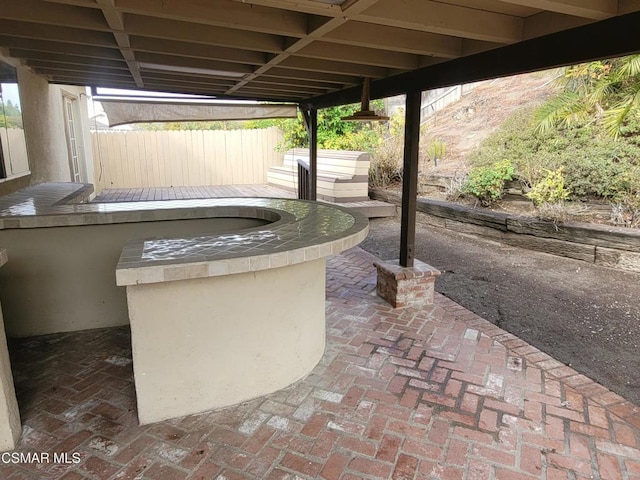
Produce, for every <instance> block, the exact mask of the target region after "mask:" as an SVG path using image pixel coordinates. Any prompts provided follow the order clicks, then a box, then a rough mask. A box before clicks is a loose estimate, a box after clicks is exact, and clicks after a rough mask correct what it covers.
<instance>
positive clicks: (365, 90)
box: [341, 78, 389, 122]
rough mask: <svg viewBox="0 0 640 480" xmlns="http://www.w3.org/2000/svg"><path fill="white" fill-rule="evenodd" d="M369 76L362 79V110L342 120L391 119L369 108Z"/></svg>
mask: <svg viewBox="0 0 640 480" xmlns="http://www.w3.org/2000/svg"><path fill="white" fill-rule="evenodd" d="M369 83H370V80H369V78H364V79H363V81H362V102H361V104H360V111H358V112H354V113H353V115H350V116H348V117H342V118H341V120H344V121H345V122H383V121H385V120H389V117H386V116H384V115H378V114H376V112H375V111H373V110H369V88H370V87H369Z"/></svg>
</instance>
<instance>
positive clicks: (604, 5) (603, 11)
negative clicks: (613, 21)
mask: <svg viewBox="0 0 640 480" xmlns="http://www.w3.org/2000/svg"><path fill="white" fill-rule="evenodd" d="M499 1H500V2H502V3H508V4H511V5H522V6H525V7H532V8H539V9H541V10H546V11H549V12H555V13H563V14H565V15H572V16H574V17H582V18H589V19H591V20H603V19H605V18H609V17H612V16H614V15H616V14H617V13H618V0H499Z"/></svg>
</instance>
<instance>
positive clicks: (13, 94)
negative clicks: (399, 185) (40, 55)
mask: <svg viewBox="0 0 640 480" xmlns="http://www.w3.org/2000/svg"><path fill="white" fill-rule="evenodd" d="M0 146H1V148H0V178H9V177H13V176H18V175H22V174H26V173H29V160H28V157H27V143H26V141H25V137H24V128H23V125H22V108H21V104H20V93H19V91H18V78H17V73H16V69H15V68H14V67H12V66H11V65H9V64H7V63H4V62H1V61H0Z"/></svg>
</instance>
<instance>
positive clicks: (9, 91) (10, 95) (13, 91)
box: [2, 83, 22, 110]
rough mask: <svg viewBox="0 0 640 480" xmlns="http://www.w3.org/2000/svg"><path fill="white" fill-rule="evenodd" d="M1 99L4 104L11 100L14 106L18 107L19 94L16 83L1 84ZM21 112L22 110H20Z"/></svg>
mask: <svg viewBox="0 0 640 480" xmlns="http://www.w3.org/2000/svg"><path fill="white" fill-rule="evenodd" d="M2 98H3V99H4V101H5V102H6V101H7V100H11V103H13V104H14V105H20V94H19V93H18V84H17V83H3V84H2ZM20 110H22V109H20Z"/></svg>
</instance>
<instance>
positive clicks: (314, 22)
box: [227, 0, 379, 94]
mask: <svg viewBox="0 0 640 480" xmlns="http://www.w3.org/2000/svg"><path fill="white" fill-rule="evenodd" d="M378 1H379V0H347V1H346V2H345V3H344V4H343V5H342V6H341V10H342V14H341V15H340V16H336V17H334V18H330V19H328V20H327V19H326V18H325V17H309V18H308V24H307V30H308V32H307V34H306V35H305V36H304V37H303V38H301V39H299V40H297V41H293V42H289V44H288V46H287V47H286V49H285V50H284V51H283V52H281V53H279V54H278V55H275V56H274V57H273V58H271V59H270V60H269V61H268V62H266V63H265V64H264V65H262V66H261V67H258V68H257V69H256V70H255V71H254V72H253V73H252V74H250V75H247V76H246V77H244V78H243V79H242V80H240V81H239V82H238V83H237V84H236V85H235V86H234V87H232V88H230V89H229V91H228V92H227V94H233V93H234V91H235V90H237V89H239V88H241V87H242V86H243V85H246V84H247V83H248V82H250V81H251V80H254V79H255V78H257V77H259V76H260V75H262V74H264V73H266V72H268V71H269V70H270V69H272V68H273V67H275V66H277V65H280V64H281V63H283V62H291V59H290V58H289V57H290V56H291V55H292V54H295V53H296V52H298V51H300V50H302V49H303V48H304V47H306V46H308V45H309V44H311V43H312V42H313V41H314V40H318V39H321V38H322V37H323V36H324V35H326V34H327V33H328V32H330V31H332V30H334V29H336V28H337V27H339V26H340V25H342V24H344V23H345V22H347V20H348V15H351V14H354V15H356V14H359V13H360V12H362V11H363V10H365V9H367V8H369V7H371V6H372V5H374V4H375V3H376V2H378ZM351 74H353V73H351ZM356 75H358V74H357V73H356Z"/></svg>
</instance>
